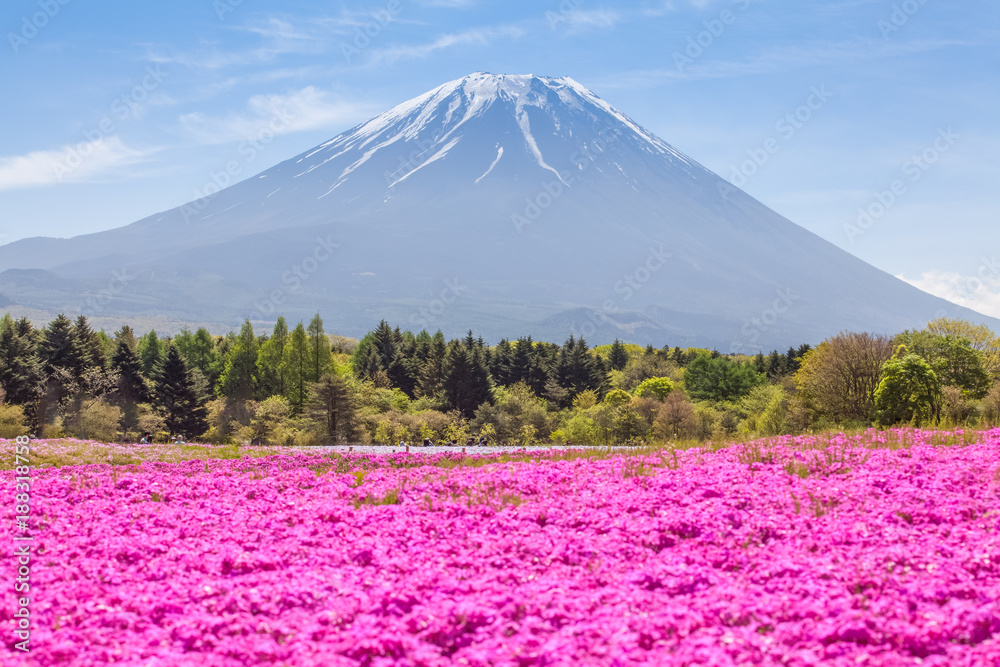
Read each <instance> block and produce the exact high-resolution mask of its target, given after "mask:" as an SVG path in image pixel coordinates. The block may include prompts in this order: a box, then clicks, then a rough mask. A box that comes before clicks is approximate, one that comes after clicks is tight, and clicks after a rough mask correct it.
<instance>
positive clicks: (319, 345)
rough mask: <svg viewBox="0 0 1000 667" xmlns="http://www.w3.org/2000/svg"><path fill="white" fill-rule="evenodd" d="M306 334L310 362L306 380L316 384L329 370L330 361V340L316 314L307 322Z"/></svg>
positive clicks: (321, 320) (320, 318) (320, 319)
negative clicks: (307, 335)
mask: <svg viewBox="0 0 1000 667" xmlns="http://www.w3.org/2000/svg"><path fill="white" fill-rule="evenodd" d="M306 333H308V334H309V361H310V365H309V375H308V377H307V380H308V381H309V382H317V381H318V380H319V379H320V377H321V376H322V375H323V373H325V372H327V370H328V369H329V368H330V362H331V360H332V350H331V347H330V339H329V338H327V336H326V332H324V331H323V318H322V317H320V316H319V313H316V315H314V316H313V318H312V320H311V321H310V322H309V327H308V328H307V329H306Z"/></svg>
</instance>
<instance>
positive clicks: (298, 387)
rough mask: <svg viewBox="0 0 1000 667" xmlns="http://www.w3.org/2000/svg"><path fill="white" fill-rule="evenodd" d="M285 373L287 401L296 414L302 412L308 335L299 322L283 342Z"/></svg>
mask: <svg viewBox="0 0 1000 667" xmlns="http://www.w3.org/2000/svg"><path fill="white" fill-rule="evenodd" d="M284 361H285V373H286V378H287V379H286V382H287V389H286V391H287V393H286V394H285V395H286V397H287V398H288V403H289V404H290V405H291V406H292V411H293V412H295V413H296V414H299V413H300V412H302V408H303V406H304V405H305V403H306V400H307V399H308V385H309V381H308V379H307V378H308V376H309V337H308V336H307V335H306V329H305V327H304V326H302V322H299V323H298V324H297V325H296V326H295V329H293V330H292V333H291V334H290V335H289V336H288V342H287V343H285V359H284Z"/></svg>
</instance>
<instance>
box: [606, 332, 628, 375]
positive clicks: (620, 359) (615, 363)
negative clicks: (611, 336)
mask: <svg viewBox="0 0 1000 667" xmlns="http://www.w3.org/2000/svg"><path fill="white" fill-rule="evenodd" d="M608 363H609V364H610V365H611V368H612V370H616V371H620V370H622V369H623V368H625V366H627V365H628V350H626V349H625V344H624V343H622V342H621V341H620V340H618V339H617V338H615V342H614V343H612V344H611V353H610V354H609V355H608Z"/></svg>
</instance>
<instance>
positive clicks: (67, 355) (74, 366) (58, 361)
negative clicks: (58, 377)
mask: <svg viewBox="0 0 1000 667" xmlns="http://www.w3.org/2000/svg"><path fill="white" fill-rule="evenodd" d="M38 351H39V356H40V357H41V360H42V365H43V366H42V369H43V370H44V372H45V375H46V376H48V377H52V376H53V375H54V374H55V372H56V371H57V370H58V369H61V370H63V371H65V372H67V373H68V374H70V375H72V376H73V377H74V378H77V379H79V378H80V375H81V374H82V370H83V368H84V353H83V350H82V349H81V348H80V344H79V341H78V340H77V338H76V335H75V333H74V330H73V323H72V322H71V321H70V319H69V318H68V317H66V316H65V315H63V314H62V313H60V314H59V315H58V316H57V317H56V318H55V319H54V320H52V321H51V322H50V323H49V326H48V327H47V328H46V329H45V333H44V335H43V337H42V341H41V344H40V346H39V350H38Z"/></svg>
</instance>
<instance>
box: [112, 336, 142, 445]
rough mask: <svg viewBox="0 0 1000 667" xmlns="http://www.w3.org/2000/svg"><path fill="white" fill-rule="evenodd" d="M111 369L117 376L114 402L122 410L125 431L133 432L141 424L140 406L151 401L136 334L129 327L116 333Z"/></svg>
mask: <svg viewBox="0 0 1000 667" xmlns="http://www.w3.org/2000/svg"><path fill="white" fill-rule="evenodd" d="M111 368H112V370H113V371H114V372H115V374H116V375H117V383H116V385H117V386H116V389H115V391H114V398H113V400H114V401H115V402H116V403H118V404H119V407H121V409H122V418H123V420H124V426H125V430H126V431H132V430H134V429H135V428H136V427H137V426H138V424H139V404H140V403H146V402H148V401H149V387H148V386H147V383H146V379H145V378H144V377H143V371H142V360H141V359H140V358H139V352H138V344H137V343H136V340H135V334H134V333H132V329H131V327H129V326H128V325H125V326H123V327H122V328H121V329H119V330H118V331H117V332H116V333H115V352H114V355H112V357H111Z"/></svg>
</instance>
